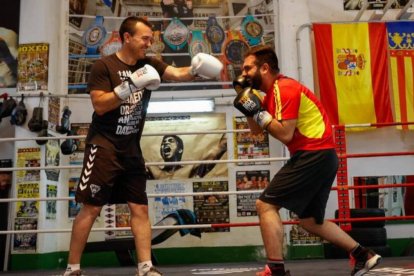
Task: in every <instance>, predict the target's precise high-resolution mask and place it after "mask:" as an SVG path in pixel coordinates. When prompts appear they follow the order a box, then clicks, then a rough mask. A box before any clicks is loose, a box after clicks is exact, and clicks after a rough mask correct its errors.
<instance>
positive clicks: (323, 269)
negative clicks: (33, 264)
mask: <svg viewBox="0 0 414 276" xmlns="http://www.w3.org/2000/svg"><path fill="white" fill-rule="evenodd" d="M158 268H159V269H160V270H161V271H162V272H163V273H164V275H165V276H170V275H171V276H190V275H234V276H247V275H249V276H252V275H255V273H256V272H257V271H260V270H262V269H263V264H262V263H257V262H256V263H221V264H194V265H182V266H162V265H160V266H158ZM286 268H287V269H289V270H290V272H291V274H292V276H321V275H322V276H323V275H329V276H332V275H335V276H345V275H350V266H349V261H348V260H347V259H335V260H332V259H331V260H322V259H316V260H294V261H287V262H286ZM83 271H84V275H85V276H101V275H102V276H105V275H135V267H132V266H131V267H114V268H95V267H85V268H83ZM62 274H63V270H62V269H61V270H53V271H52V270H37V271H15V272H0V275H1V276H3V275H4V276H5V275H19V276H20V275H21V276H24V275H27V276H28V275H32V276H33V275H36V276H58V275H59V276H60V275H62ZM365 275H383V276H385V275H414V257H389V258H383V259H382V262H381V263H380V264H379V265H378V266H377V267H375V268H374V269H373V270H371V271H370V272H369V273H367V274H365Z"/></svg>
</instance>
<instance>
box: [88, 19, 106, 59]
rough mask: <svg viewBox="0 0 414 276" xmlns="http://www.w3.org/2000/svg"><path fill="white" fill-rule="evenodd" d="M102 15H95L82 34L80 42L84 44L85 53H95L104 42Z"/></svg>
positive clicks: (104, 31)
mask: <svg viewBox="0 0 414 276" xmlns="http://www.w3.org/2000/svg"><path fill="white" fill-rule="evenodd" d="M103 21H104V18H103V16H96V17H95V22H93V23H92V24H91V25H89V26H88V27H87V28H86V30H85V32H84V33H83V36H82V43H83V45H85V46H86V54H88V55H93V54H97V52H98V48H99V46H100V45H101V44H102V43H103V42H104V39H105V37H106V30H105V28H104V26H103Z"/></svg>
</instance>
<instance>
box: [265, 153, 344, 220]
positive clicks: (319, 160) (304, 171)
mask: <svg viewBox="0 0 414 276" xmlns="http://www.w3.org/2000/svg"><path fill="white" fill-rule="evenodd" d="M337 170H338V156H337V155H336V152H335V149H327V150H317V151H298V152H296V153H295V154H294V155H293V156H292V157H291V158H290V159H289V160H288V162H287V163H286V164H285V165H284V166H283V167H282V168H281V169H280V171H278V172H277V173H276V175H275V176H274V177H273V179H272V181H271V182H270V184H269V186H268V187H267V188H266V189H265V190H264V191H263V193H262V194H261V195H260V200H262V201H264V202H266V203H269V204H273V205H277V206H280V207H284V208H286V209H288V210H290V211H293V212H295V213H296V214H297V215H298V217H299V218H310V217H313V218H315V220H316V222H317V223H318V224H322V223H323V220H324V217H325V208H326V202H327V201H328V198H329V194H330V192H331V186H332V183H333V181H334V180H335V177H336V172H337Z"/></svg>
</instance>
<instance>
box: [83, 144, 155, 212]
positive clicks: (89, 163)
mask: <svg viewBox="0 0 414 276" xmlns="http://www.w3.org/2000/svg"><path fill="white" fill-rule="evenodd" d="M139 164H142V158H141V157H139V156H136V157H129V156H128V157H125V156H121V155H118V154H117V153H116V152H114V151H113V150H110V149H106V148H103V147H100V146H97V145H92V144H88V145H86V148H85V156H84V159H83V168H82V173H81V176H80V179H79V184H78V187H77V190H76V202H80V203H88V204H91V205H96V206H103V205H105V204H107V203H126V202H133V203H137V204H143V205H148V198H147V193H146V182H147V177H146V172H145V167H142V165H139Z"/></svg>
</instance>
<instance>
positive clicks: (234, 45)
mask: <svg viewBox="0 0 414 276" xmlns="http://www.w3.org/2000/svg"><path fill="white" fill-rule="evenodd" d="M223 48H224V57H225V59H226V61H227V63H231V64H234V65H241V64H242V63H243V58H244V53H245V52H246V51H247V50H248V49H249V45H248V44H247V43H246V41H244V40H243V38H242V37H241V34H240V32H239V31H233V30H229V31H227V40H226V41H225V42H224V47H223Z"/></svg>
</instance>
